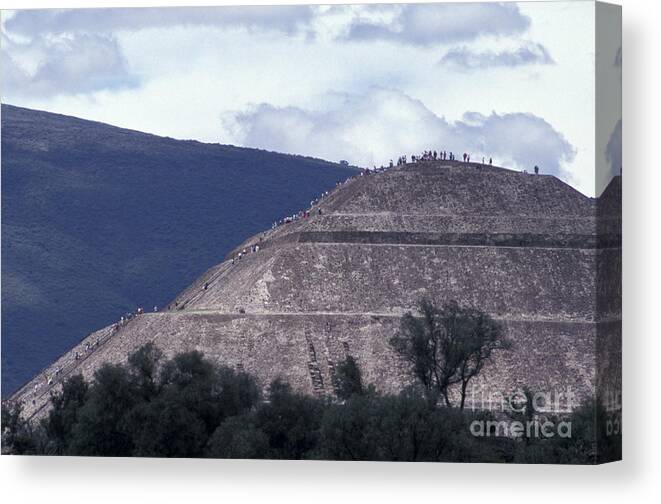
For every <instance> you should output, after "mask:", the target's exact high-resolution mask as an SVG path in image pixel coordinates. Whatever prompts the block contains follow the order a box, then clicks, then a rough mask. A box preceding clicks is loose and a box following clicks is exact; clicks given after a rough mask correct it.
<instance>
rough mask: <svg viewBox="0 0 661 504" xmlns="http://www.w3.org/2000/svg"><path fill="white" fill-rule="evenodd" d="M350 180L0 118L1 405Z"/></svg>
mask: <svg viewBox="0 0 661 504" xmlns="http://www.w3.org/2000/svg"><path fill="white" fill-rule="evenodd" d="M353 173H355V170H353V169H350V168H347V167H342V166H340V165H337V164H333V163H328V162H325V161H321V160H317V159H311V158H305V157H300V156H290V155H283V154H277V153H272V152H265V151H260V150H255V149H245V148H238V147H232V146H226V145H218V144H203V143H199V142H196V141H181V140H174V139H170V138H162V137H158V136H154V135H149V134H145V133H141V132H137V131H130V130H126V129H121V128H116V127H113V126H109V125H106V124H102V123H97V122H91V121H86V120H81V119H77V118H74V117H68V116H62V115H58V114H51V113H46V112H40V111H36V110H28V109H24V108H19V107H14V106H10V105H5V104H3V105H2V394H3V397H4V396H6V395H7V394H8V393H11V392H12V391H14V390H15V389H16V388H17V387H18V386H19V385H20V384H21V383H23V382H24V381H25V380H27V379H28V378H30V377H31V376H33V375H34V374H35V373H36V372H37V371H38V370H39V369H41V368H43V367H44V366H45V365H46V364H48V363H49V362H51V361H52V360H53V359H54V358H55V357H57V355H59V354H60V353H62V352H64V351H65V350H67V349H69V348H71V347H72V346H73V345H74V344H75V343H77V342H78V341H79V340H80V339H81V338H82V337H84V336H85V335H86V334H87V333H89V332H90V331H91V330H92V329H94V328H98V327H102V326H105V325H107V324H110V323H111V322H113V321H115V320H117V319H118V318H119V316H120V315H121V314H122V313H125V312H127V311H131V310H134V309H135V308H136V307H137V306H145V307H148V308H149V309H151V307H153V306H154V305H158V306H161V305H163V304H164V303H166V302H167V301H168V300H169V299H171V298H172V297H173V296H174V295H175V294H176V293H177V292H179V291H180V290H181V289H182V288H184V287H185V286H187V285H188V284H190V283H191V282H192V281H193V280H194V279H195V278H196V277H197V276H198V275H200V273H202V272H203V271H204V270H205V269H207V268H208V267H210V266H211V265H213V264H215V263H217V262H218V261H219V260H220V259H222V257H223V256H224V255H225V254H226V253H227V252H228V251H229V250H230V248H231V247H232V246H235V245H236V243H237V241H241V240H243V239H244V238H246V237H248V236H250V235H252V234H254V233H256V232H257V231H259V230H261V229H263V228H267V227H269V226H270V224H271V222H272V221H273V220H274V219H275V218H277V217H278V216H284V215H288V214H291V213H292V212H294V211H297V210H298V209H300V208H302V207H304V206H306V205H309V202H310V200H311V199H313V198H315V197H317V196H318V195H319V194H320V193H321V192H322V191H324V190H326V189H329V188H331V187H333V186H334V185H335V184H336V182H337V181H340V180H344V179H346V178H347V177H348V176H350V175H352V174H353Z"/></svg>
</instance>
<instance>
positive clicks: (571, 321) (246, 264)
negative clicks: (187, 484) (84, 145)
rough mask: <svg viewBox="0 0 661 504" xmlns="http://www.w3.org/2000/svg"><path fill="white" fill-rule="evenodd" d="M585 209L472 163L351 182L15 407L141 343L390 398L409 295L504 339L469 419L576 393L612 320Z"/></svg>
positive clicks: (611, 259) (100, 334)
mask: <svg viewBox="0 0 661 504" xmlns="http://www.w3.org/2000/svg"><path fill="white" fill-rule="evenodd" d="M614 184H615V185H617V184H619V181H617V182H614ZM617 191H618V189H617V187H611V188H610V189H609V190H607V193H608V194H613V193H616V194H617ZM605 194H606V193H605ZM598 206H599V205H598V202H597V201H596V200H594V199H592V198H588V197H586V196H584V195H582V194H581V193H579V192H577V191H576V190H574V189H573V188H571V187H570V186H568V185H567V184H565V183H564V182H562V181H561V180H559V179H557V178H555V177H553V176H550V175H532V174H527V173H521V172H515V171H511V170H506V169H502V168H496V167H487V166H482V165H479V164H466V163H458V162H450V161H436V162H426V163H418V164H408V165H403V166H399V167H395V168H391V169H389V170H386V171H383V172H380V173H371V174H369V175H367V174H365V175H361V176H358V177H354V178H352V179H349V180H348V181H347V182H345V183H343V184H339V185H338V186H337V187H336V188H335V189H333V190H332V191H329V193H328V195H327V196H325V197H324V198H322V199H321V200H319V201H318V202H311V207H310V208H308V209H304V210H303V211H302V212H301V213H300V214H297V216H296V217H295V218H287V219H285V220H282V221H281V223H280V224H279V225H274V227H273V228H272V229H270V230H266V231H264V232H262V233H260V234H258V235H255V236H253V237H251V238H250V239H249V240H247V241H245V242H244V243H242V244H240V245H239V246H238V247H237V248H236V249H234V250H233V251H232V252H231V253H230V254H229V255H228V256H227V257H226V258H225V260H223V261H222V262H221V263H219V264H217V265H216V266H214V267H212V268H211V269H209V270H208V271H206V272H205V273H204V274H202V275H201V276H200V277H199V278H198V279H197V280H196V281H195V282H194V283H193V284H191V285H190V286H189V287H188V288H187V289H185V290H184V291H183V292H181V293H180V294H179V295H178V296H177V297H176V299H174V300H172V302H171V303H170V304H169V305H168V306H167V307H166V309H164V310H162V311H159V312H157V313H145V314H142V315H138V316H135V317H133V318H131V320H129V321H128V322H126V323H124V324H116V325H113V326H109V327H107V328H104V329H102V330H100V331H97V332H94V333H92V334H90V335H89V336H88V337H87V338H85V339H84V340H82V341H81V342H80V344H79V345H77V346H76V347H75V348H73V349H71V351H69V352H67V353H66V354H64V355H63V356H62V357H61V358H60V359H58V360H57V361H56V362H54V363H53V364H52V365H51V366H49V367H48V368H47V369H45V370H44V371H43V372H42V373H40V374H39V375H38V376H36V377H35V378H34V379H33V380H32V381H31V382H29V383H28V384H26V385H25V386H24V387H23V388H22V389H20V390H19V391H18V392H17V394H15V396H14V397H13V399H14V400H21V401H23V403H24V405H25V409H26V414H27V415H28V416H30V415H38V414H39V413H40V412H43V411H44V409H45V408H46V405H47V400H48V396H49V394H48V392H49V390H51V389H53V388H56V387H58V386H59V383H60V382H61V380H62V379H63V378H65V377H66V376H69V375H71V374H72V373H79V372H80V373H82V374H83V375H85V376H86V377H91V376H92V374H93V373H94V371H95V370H96V369H98V368H99V366H101V365H102V364H103V363H104V362H122V361H124V360H125V359H126V358H127V356H128V355H129V354H130V353H131V352H132V351H134V350H135V349H137V348H138V347H140V346H141V345H143V344H145V343H147V342H149V341H152V342H154V343H155V344H156V345H157V346H159V347H160V348H161V349H163V350H164V351H165V352H166V354H168V355H173V354H175V353H178V352H182V351H188V350H200V351H202V352H204V354H205V355H206V356H208V357H211V358H213V359H216V360H217V361H219V362H222V363H224V364H226V365H229V366H232V367H235V368H237V369H242V370H245V371H247V372H249V373H251V374H253V375H254V376H256V377H257V379H258V380H259V382H260V383H261V385H262V386H264V387H267V386H268V384H269V383H270V382H271V380H273V379H275V378H277V377H281V378H283V379H285V380H287V381H288V382H289V383H291V384H292V386H293V387H294V388H295V389H296V390H299V391H302V392H305V393H309V394H315V395H318V396H324V395H330V396H332V395H333V394H334V376H335V367H336V365H337V364H338V363H339V362H340V361H342V360H344V359H345V358H346V357H347V356H349V355H351V356H353V357H354V358H355V359H356V361H357V362H358V365H359V366H360V368H361V370H362V372H363V377H364V381H365V382H366V383H372V384H374V385H375V386H376V388H377V389H378V390H381V391H383V392H396V391H398V390H401V389H402V388H403V387H404V386H406V385H407V384H408V383H410V377H409V373H408V372H407V369H406V365H405V364H404V363H403V362H402V361H401V360H400V359H399V358H398V357H397V356H396V355H395V354H394V353H393V351H392V350H391V348H390V347H389V344H388V340H389V339H390V337H391V336H392V335H393V334H394V333H395V332H396V331H397V330H398V327H399V323H400V317H401V315H402V314H403V313H405V312H406V311H409V310H415V307H416V304H417V303H418V302H419V300H420V299H422V298H428V299H431V300H433V301H434V302H436V303H441V302H444V301H448V300H456V301H458V302H459V303H460V304H463V305H466V306H473V307H476V308H479V309H481V310H483V311H485V312H488V313H489V314H491V315H492V316H493V317H494V318H496V319H498V320H500V321H501V322H502V323H503V325H504V327H505V329H506V332H507V335H508V337H509V338H510V339H511V340H512V341H513V342H514V348H513V349H512V350H511V351H506V352H505V351H503V352H497V354H496V355H495V357H494V359H493V360H492V362H490V363H489V365H488V366H487V368H486V369H485V370H484V372H483V373H482V375H481V376H480V377H479V378H478V379H477V380H475V382H474V383H472V384H471V390H470V393H469V401H468V404H469V406H470V405H472V406H475V407H480V406H484V404H485V401H488V400H489V399H488V398H489V397H491V395H493V394H494V393H498V392H502V393H506V392H508V391H511V390H512V389H513V388H515V387H522V386H527V387H530V388H531V389H533V390H540V391H545V392H549V393H565V392H566V391H568V390H571V391H572V392H573V393H575V394H577V395H579V396H589V395H592V394H594V392H595V387H596V386H597V382H598V376H597V373H598V371H599V370H598V368H597V366H596V359H597V352H598V347H599V348H606V347H608V345H609V344H612V342H613V341H616V340H617V339H618V338H619V335H620V318H621V317H620V303H619V301H618V299H617V298H618V296H617V294H618V292H615V291H614V290H613V288H611V289H610V290H609V291H608V292H607V293H606V294H603V295H600V286H599V285H598V281H597V271H601V272H602V273H604V275H602V276H603V277H604V278H606V277H609V275H610V276H613V277H615V278H617V277H619V274H620V253H621V252H620V235H619V226H618V225H617V224H613V225H609V226H606V229H600V230H598V229H597V228H598V226H597V220H598V219H597V215H598V212H597V208H598ZM602 206H603V207H604V208H606V207H607V208H611V207H612V204H611V203H608V204H604V205H602ZM613 215H614V217H612V219H613V220H614V221H617V214H616V213H615V214H613ZM274 217H277V218H279V217H283V216H274ZM611 287H612V286H611ZM609 342H610V343H609ZM58 370H59V372H58ZM49 381H50V384H49Z"/></svg>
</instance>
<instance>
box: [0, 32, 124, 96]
mask: <svg viewBox="0 0 661 504" xmlns="http://www.w3.org/2000/svg"><path fill="white" fill-rule="evenodd" d="M3 41H4V44H3V46H4V47H7V46H9V50H3V51H2V67H3V93H4V94H5V95H9V96H32V95H36V96H39V95H46V96H55V95H59V94H77V93H89V92H93V91H96V90H99V89H116V88H124V87H131V86H134V85H136V84H137V79H136V77H135V76H133V75H131V73H130V72H129V69H128V64H127V61H126V59H125V58H124V55H123V54H122V52H121V49H120V47H119V45H118V43H117V40H116V39H115V38H113V37H111V36H105V35H91V34H75V35H66V36H60V37H41V36H39V37H35V38H34V39H32V40H31V41H30V42H27V43H14V42H11V41H10V40H9V39H8V38H6V37H3ZM18 61H21V62H23V66H21V65H20V64H19V63H18Z"/></svg>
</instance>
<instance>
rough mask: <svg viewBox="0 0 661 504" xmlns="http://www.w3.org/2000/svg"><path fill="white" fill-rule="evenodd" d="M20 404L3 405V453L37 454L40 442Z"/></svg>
mask: <svg viewBox="0 0 661 504" xmlns="http://www.w3.org/2000/svg"><path fill="white" fill-rule="evenodd" d="M22 412H23V408H22V407H21V405H20V404H15V405H14V404H12V405H10V404H3V405H2V454H3V455H5V454H13V455H36V454H37V453H38V452H39V450H38V443H37V441H36V439H35V436H34V433H33V430H32V428H31V426H30V424H29V423H28V422H27V421H26V420H25V419H24V418H23V416H22Z"/></svg>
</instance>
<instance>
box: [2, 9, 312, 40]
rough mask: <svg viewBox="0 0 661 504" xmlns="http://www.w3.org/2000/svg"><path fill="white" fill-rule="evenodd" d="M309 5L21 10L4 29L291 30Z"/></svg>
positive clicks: (306, 15)
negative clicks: (187, 28) (177, 27)
mask: <svg viewBox="0 0 661 504" xmlns="http://www.w3.org/2000/svg"><path fill="white" fill-rule="evenodd" d="M312 15H313V9H312V7H311V6H306V5H302V6H296V5H285V6H242V7H171V8H166V7H161V8H144V7H143V8H132V9H127V8H114V9H112V8H110V9H36V10H21V11H17V12H16V14H15V15H14V16H13V17H12V18H10V19H8V20H7V21H6V22H5V23H4V25H5V29H6V30H7V31H8V32H10V33H14V34H18V35H23V36H28V37H30V36H35V35H44V34H57V33H71V32H80V33H112V32H115V31H122V30H125V31H137V30H142V29H146V28H163V27H171V26H217V27H225V28H227V27H230V28H236V27H245V28H249V29H254V28H260V29H266V30H275V31H281V32H285V33H294V32H296V31H298V30H299V28H300V27H301V26H302V25H305V24H306V23H307V22H309V21H310V19H311V18H312Z"/></svg>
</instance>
